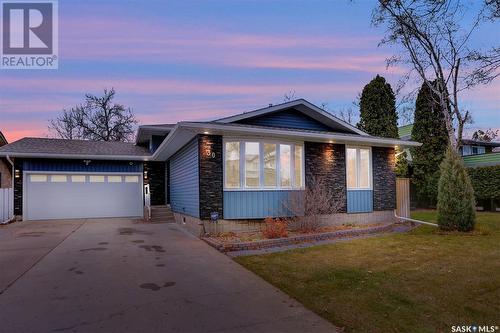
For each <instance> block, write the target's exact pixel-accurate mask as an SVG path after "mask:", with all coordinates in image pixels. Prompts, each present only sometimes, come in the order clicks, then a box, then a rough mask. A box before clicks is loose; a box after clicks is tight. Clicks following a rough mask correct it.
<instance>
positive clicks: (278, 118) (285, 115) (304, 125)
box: [215, 99, 368, 135]
mask: <svg viewBox="0 0 500 333" xmlns="http://www.w3.org/2000/svg"><path fill="white" fill-rule="evenodd" d="M215 122H218V123H223V124H229V123H236V124H249V125H259V126H268V127H280V128H294V129H312V130H320V131H329V132H338V133H349V134H358V135H368V134H367V133H365V132H363V131H361V130H359V129H358V128H356V127H354V126H352V125H351V124H348V123H346V122H345V121H343V120H341V119H339V118H337V117H335V116H333V115H332V114H330V113H328V112H326V111H325V110H323V109H321V108H319V107H317V106H316V105H314V104H312V103H310V102H308V101H306V100H304V99H298V100H295V101H291V102H286V103H283V104H279V105H271V106H269V107H267V108H263V109H258V110H255V111H250V112H246V113H242V114H238V115H235V116H231V117H226V118H222V119H219V120H216V121H215ZM297 126H300V127H297Z"/></svg>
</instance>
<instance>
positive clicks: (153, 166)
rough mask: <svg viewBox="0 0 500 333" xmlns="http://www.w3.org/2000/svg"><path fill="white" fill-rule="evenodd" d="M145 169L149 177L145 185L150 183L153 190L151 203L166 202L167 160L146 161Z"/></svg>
mask: <svg viewBox="0 0 500 333" xmlns="http://www.w3.org/2000/svg"><path fill="white" fill-rule="evenodd" d="M144 171H147V174H148V178H147V179H144V185H146V184H149V190H150V191H151V205H152V206H154V205H164V204H165V162H144Z"/></svg>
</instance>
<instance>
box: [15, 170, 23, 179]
mask: <svg viewBox="0 0 500 333" xmlns="http://www.w3.org/2000/svg"><path fill="white" fill-rule="evenodd" d="M19 177H21V171H19V169H16V170H14V178H19Z"/></svg>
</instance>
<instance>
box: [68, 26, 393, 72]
mask: <svg viewBox="0 0 500 333" xmlns="http://www.w3.org/2000/svg"><path fill="white" fill-rule="evenodd" d="M61 26H63V27H64V30H62V33H61V36H62V37H61V43H60V45H61V58H62V59H64V58H66V59H76V60H89V59H93V60H101V61H114V62H136V63H172V62H174V63H178V62H180V63H184V64H185V63H190V64H203V65H211V66H227V67H247V68H275V69H300V70H336V71H361V72H370V73H380V72H383V71H385V59H386V58H387V57H388V55H385V54H378V55H377V54H376V55H373V54H372V53H373V51H372V52H371V53H365V52H363V50H364V51H367V50H368V49H371V50H373V48H376V45H377V41H378V39H379V37H378V36H374V35H366V36H349V35H345V33H343V34H342V35H338V36H321V35H315V36H310V35H309V36H300V35H287V34H283V33H282V34H273V33H272V32H269V33H267V34H249V33H241V32H227V31H223V30H221V29H217V28H216V27H203V28H200V27H196V26H180V25H175V26H174V25H172V24H166V23H163V24H159V23H158V22H148V24H147V25H145V24H144V22H142V21H134V20H130V19H127V21H123V20H119V19H116V18H108V17H106V18H101V17H94V18H92V19H85V20H83V19H72V20H67V21H66V20H63V22H62V23H61ZM123 31H127V35H126V36H124V34H123ZM370 46H371V47H370ZM363 53H365V54H366V55H360V54H363ZM393 71H395V69H394V70H393Z"/></svg>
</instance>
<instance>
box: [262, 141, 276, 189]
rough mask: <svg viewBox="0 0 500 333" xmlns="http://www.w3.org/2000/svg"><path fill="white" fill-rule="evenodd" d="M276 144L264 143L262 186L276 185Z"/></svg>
mask: <svg viewBox="0 0 500 333" xmlns="http://www.w3.org/2000/svg"><path fill="white" fill-rule="evenodd" d="M276 175H277V170H276V144H275V143H264V187H276Z"/></svg>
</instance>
